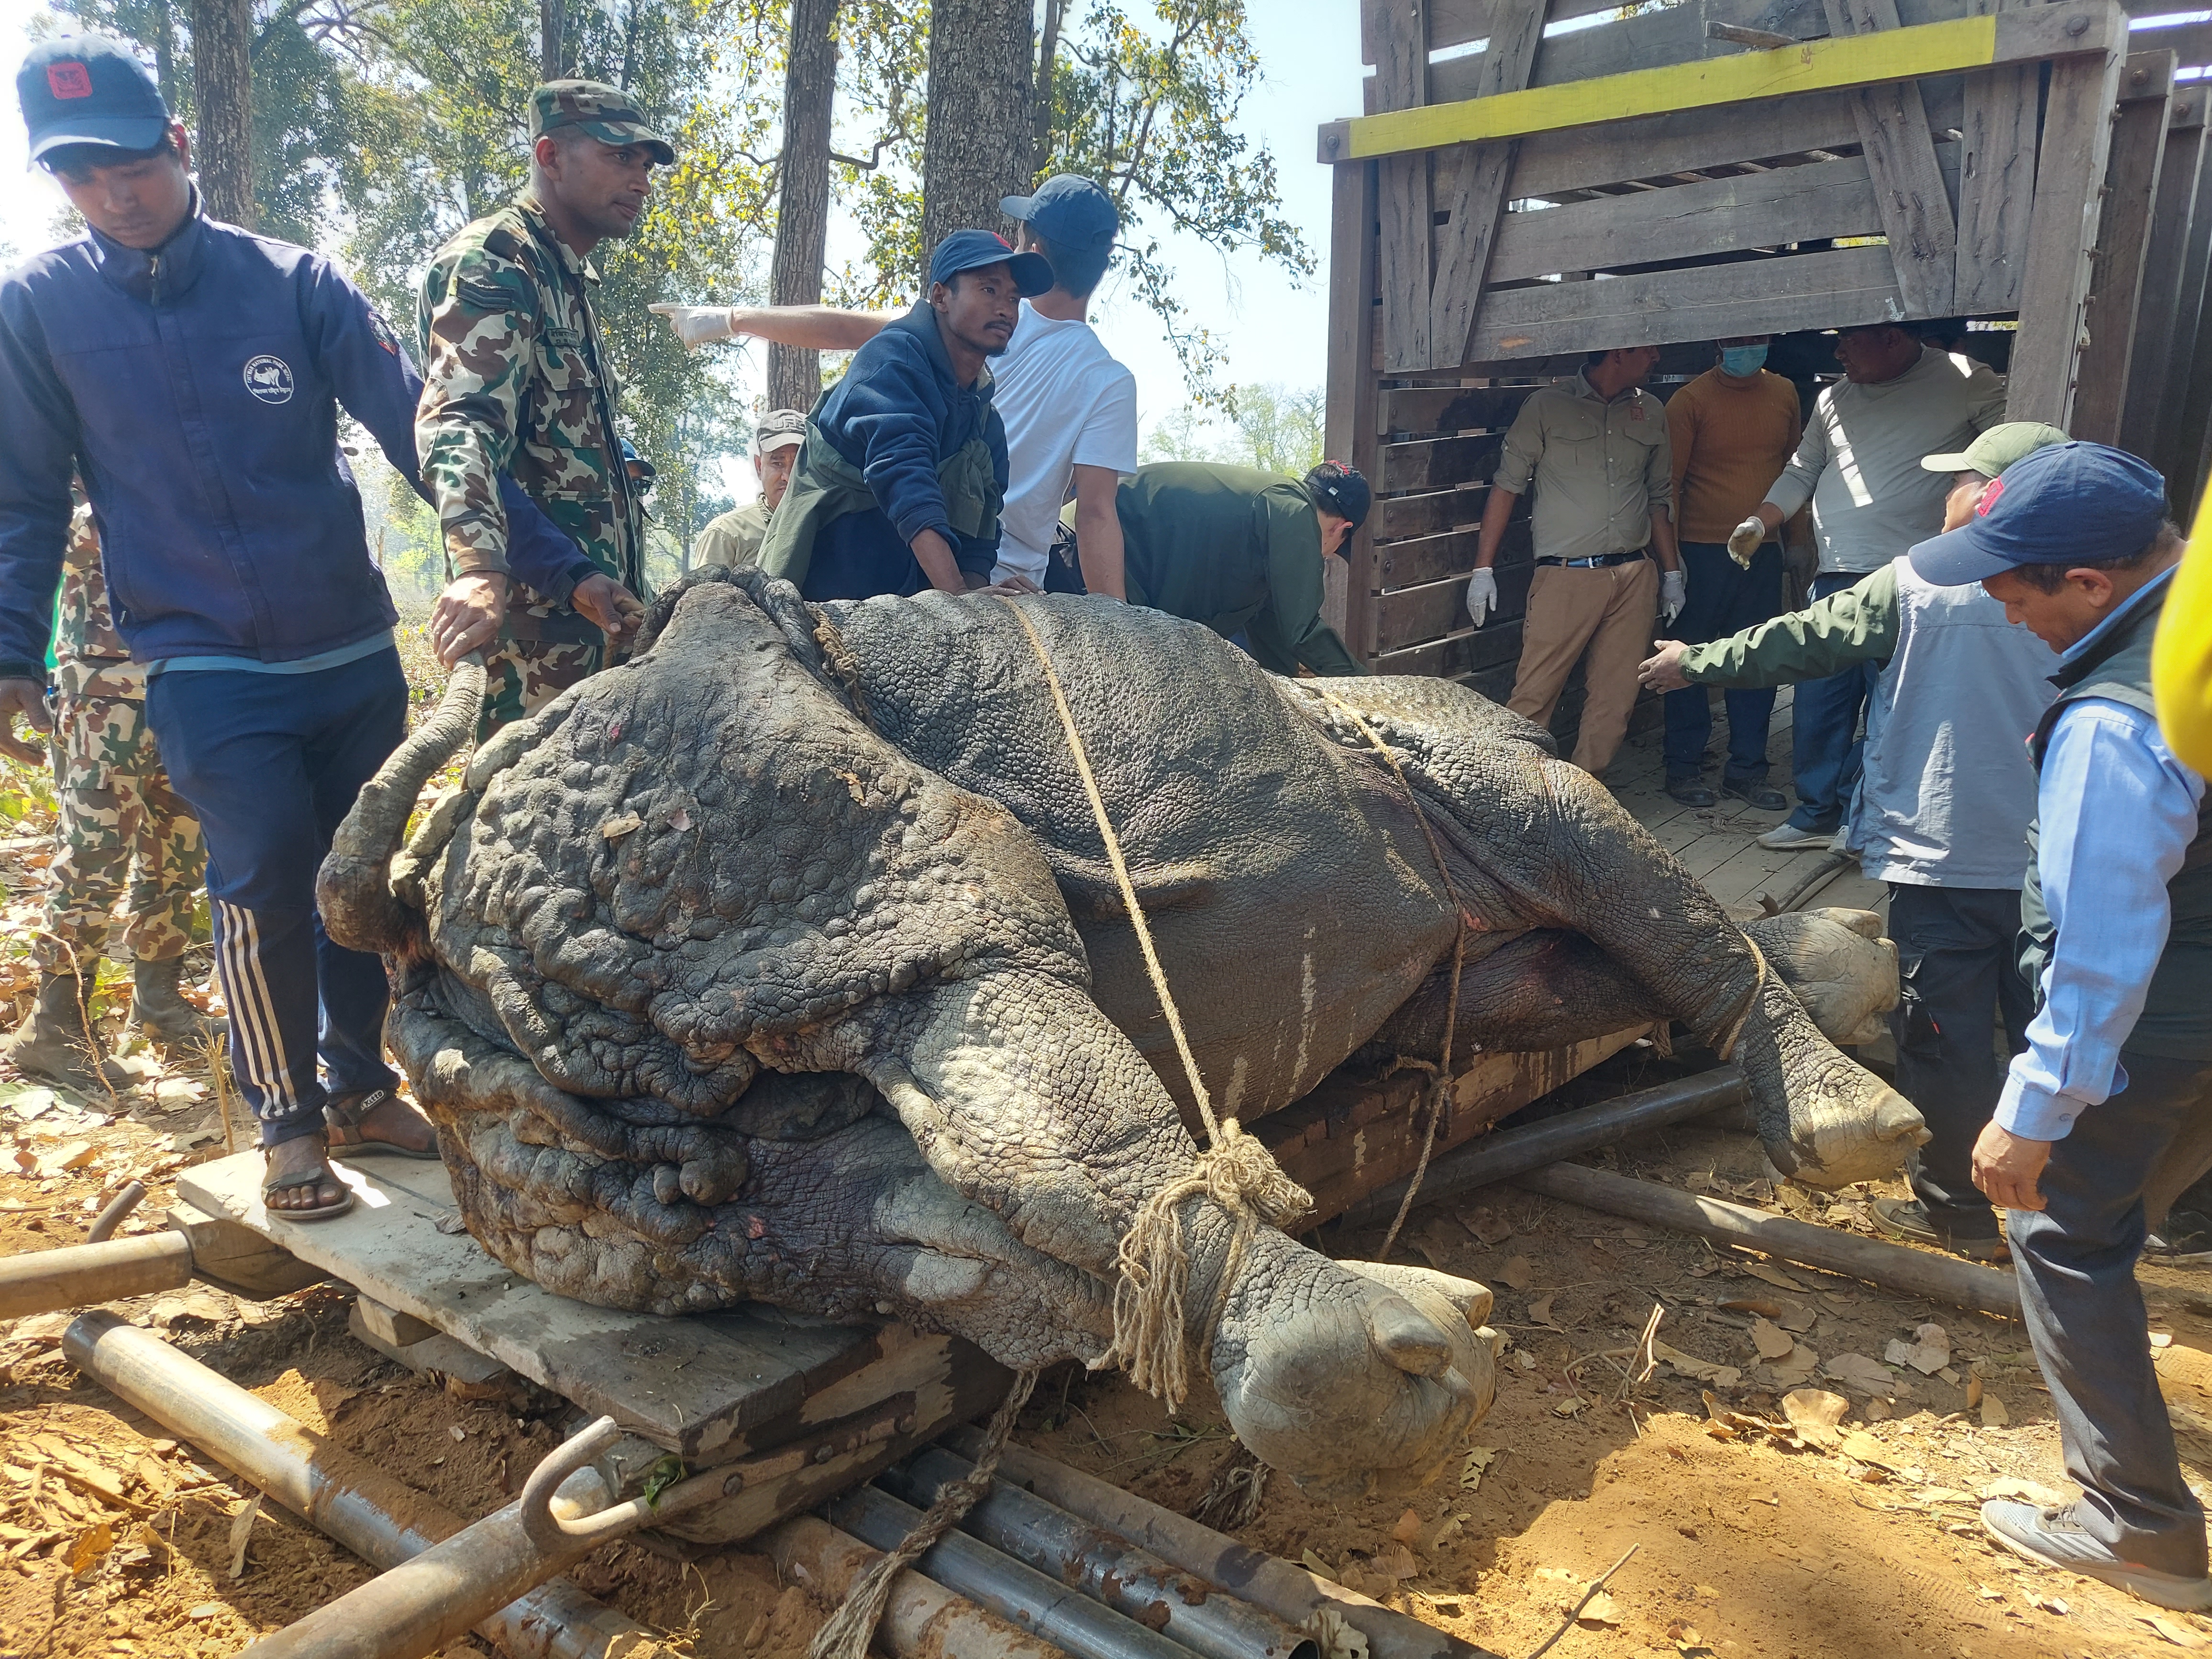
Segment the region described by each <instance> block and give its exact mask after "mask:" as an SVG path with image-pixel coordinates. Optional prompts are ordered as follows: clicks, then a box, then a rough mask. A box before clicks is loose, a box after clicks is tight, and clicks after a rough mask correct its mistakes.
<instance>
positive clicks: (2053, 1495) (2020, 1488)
mask: <svg viewBox="0 0 2212 1659" xmlns="http://www.w3.org/2000/svg"><path fill="white" fill-rule="evenodd" d="M1980 1496H1981V1497H1982V1498H1984V1499H1988V1498H2019V1499H2020V1500H2021V1502H2022V1503H2026V1504H2035V1505H2036V1506H2037V1507H2038V1508H2039V1509H2048V1508H2049V1507H2050V1506H2051V1504H2063V1503H2064V1502H2065V1501H2066V1499H2065V1498H2064V1497H2063V1495H2062V1494H2060V1493H2059V1492H2057V1491H2056V1490H2054V1489H2053V1488H2051V1487H2050V1486H2043V1485H2041V1484H2039V1482H2036V1481H2033V1480H1992V1481H1990V1484H1989V1485H1988V1486H1984V1487H1983V1488H1982V1490H1981V1492H1980Z"/></svg>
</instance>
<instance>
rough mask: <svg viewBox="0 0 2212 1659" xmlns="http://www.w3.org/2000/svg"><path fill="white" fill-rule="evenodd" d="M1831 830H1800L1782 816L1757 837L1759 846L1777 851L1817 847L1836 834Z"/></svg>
mask: <svg viewBox="0 0 2212 1659" xmlns="http://www.w3.org/2000/svg"><path fill="white" fill-rule="evenodd" d="M1836 833H1837V832H1836V831H1834V830H1832V829H1799V828H1798V827H1797V826H1796V824H1794V823H1790V820H1789V819H1787V818H1784V819H1783V821H1782V822H1781V823H1778V824H1776V825H1775V826H1774V828H1772V829H1770V830H1768V831H1767V832H1766V833H1765V835H1763V836H1760V837H1759V845H1760V846H1761V847H1771V848H1773V849H1774V850H1775V851H1777V852H1781V851H1783V850H1784V849H1785V848H1793V847H1818V846H1820V844H1822V843H1823V842H1829V841H1831V840H1832V838H1833V837H1834V836H1835V835H1836Z"/></svg>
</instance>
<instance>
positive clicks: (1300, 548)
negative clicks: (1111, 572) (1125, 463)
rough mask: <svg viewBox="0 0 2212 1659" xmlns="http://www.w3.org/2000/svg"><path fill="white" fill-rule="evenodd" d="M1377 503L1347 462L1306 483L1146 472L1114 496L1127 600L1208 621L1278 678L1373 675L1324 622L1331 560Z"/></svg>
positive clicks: (1235, 469) (1230, 470)
mask: <svg viewBox="0 0 2212 1659" xmlns="http://www.w3.org/2000/svg"><path fill="white" fill-rule="evenodd" d="M1370 500H1371V492H1370V490H1369V489H1368V487H1367V480H1366V479H1365V478H1364V477H1361V476H1360V475H1359V474H1358V472H1356V471H1353V470H1352V468H1351V467H1348V466H1346V465H1343V464H1342V463H1341V462H1338V461H1323V462H1322V464H1321V465H1319V466H1317V467H1316V468H1314V469H1313V471H1310V472H1309V473H1307V474H1306V476H1305V477H1304V478H1286V477H1281V476H1280V475H1279V474H1276V473H1273V472H1261V471H1258V470H1257V469H1255V468H1253V467H1248V466H1217V465H1212V464H1209V463H1204V462H1197V461H1170V462H1166V463H1164V464H1162V465H1158V466H1140V467H1139V468H1138V469H1137V471H1136V473H1135V475H1134V476H1133V477H1130V478H1127V479H1126V480H1124V481H1123V483H1122V484H1121V489H1118V490H1117V491H1115V497H1114V507H1115V513H1116V515H1117V516H1118V517H1119V518H1120V519H1121V544H1122V561H1123V571H1124V577H1125V580H1126V581H1127V587H1128V595H1129V603H1130V604H1132V605H1151V606H1152V608H1153V609H1154V610H1156V611H1166V612H1168V613H1169V615H1170V616H1176V617H1187V618H1188V619H1189V620H1190V621H1192V622H1197V623H1205V624H1206V626H1207V627H1208V628H1210V629H1212V630H1213V631H1214V632H1215V633H1217V634H1218V635H1221V637H1222V638H1224V639H1225V640H1231V641H1236V642H1237V643H1238V644H1240V645H1242V646H1243V647H1244V648H1245V649H1246V650H1248V651H1249V652H1250V653H1252V657H1253V659H1254V660H1255V661H1256V662H1257V663H1258V664H1259V665H1261V667H1262V668H1265V669H1267V670H1268V671H1270V672H1272V673H1277V674H1296V673H1297V671H1298V670H1299V668H1300V667H1301V666H1303V667H1304V668H1307V669H1310V670H1311V671H1313V672H1314V673H1316V674H1364V673H1365V672H1366V670H1365V669H1364V668H1363V667H1361V666H1360V665H1359V663H1358V660H1357V659H1354V658H1353V656H1352V653H1351V652H1349V651H1347V650H1346V649H1345V648H1344V641H1342V640H1341V639H1340V638H1338V637H1337V633H1336V630H1335V629H1333V628H1331V627H1330V626H1329V625H1328V623H1325V622H1323V621H1322V619H1321V600H1322V559H1323V558H1324V557H1325V556H1328V555H1329V554H1332V553H1334V554H1337V555H1340V556H1341V554H1342V553H1343V551H1344V546H1345V544H1346V542H1347V541H1349V540H1350V539H1351V538H1352V532H1353V531H1354V530H1356V529H1357V528H1358V526H1359V524H1360V521H1361V520H1364V519H1365V518H1366V516H1367V508H1368V505H1369V502H1370ZM1240 636H1241V637H1240Z"/></svg>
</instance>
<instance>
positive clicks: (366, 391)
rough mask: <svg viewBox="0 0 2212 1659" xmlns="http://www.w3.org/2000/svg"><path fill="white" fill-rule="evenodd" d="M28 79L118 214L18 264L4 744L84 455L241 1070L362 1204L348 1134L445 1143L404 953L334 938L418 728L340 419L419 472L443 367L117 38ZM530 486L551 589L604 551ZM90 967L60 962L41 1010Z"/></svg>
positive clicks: (48, 609) (0, 628) (470, 615)
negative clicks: (424, 377) (403, 1020)
mask: <svg viewBox="0 0 2212 1659" xmlns="http://www.w3.org/2000/svg"><path fill="white" fill-rule="evenodd" d="M16 90H17V93H18V95H19V97H20V98H21V103H22V108H23V115H24V120H25V123H26V125H27V126H28V128H29V130H30V140H31V155H32V158H33V160H34V161H39V162H40V163H41V164H42V165H43V166H45V167H46V169H47V170H48V171H49V172H50V173H52V174H53V175H54V176H55V178H57V179H58V180H59V181H60V183H61V185H62V188H63V190H64V191H65V192H66V193H67V194H68V196H69V198H70V201H71V202H72V203H73V204H75V205H76V208H77V209H78V210H79V211H80V212H82V214H83V215H84V216H85V219H86V221H87V222H88V224H89V225H90V226H91V230H90V233H89V234H88V235H86V236H85V237H84V238H82V240H78V241H76V242H72V243H70V244H69V245H67V246H64V247H58V248H55V249H52V250H51V251H50V252H46V253H44V254H41V255H40V256H38V257H37V258H33V260H31V261H30V262H29V263H28V264H26V265H24V266H22V267H21V268H20V269H18V270H15V271H14V272H12V273H10V274H9V276H7V277H5V278H4V279H0V431H4V432H5V433H6V435H7V438H6V441H5V443H4V444H0V752H4V753H6V754H8V755H9V756H11V757H15V759H17V760H21V761H26V762H36V761H37V760H38V759H40V752H39V750H38V748H37V747H36V745H35V744H30V743H27V742H25V741H22V740H20V739H18V738H16V737H15V735H14V732H13V730H12V728H13V726H14V723H15V722H14V717H15V715H16V714H22V715H24V716H26V717H27V719H28V720H29V722H30V724H31V725H32V726H33V727H34V728H36V729H37V730H40V731H46V730H48V729H50V726H49V722H48V720H47V718H46V711H45V708H44V701H43V696H42V693H43V688H44V681H45V668H44V659H45V654H46V636H47V632H48V629H49V628H50V626H51V623H52V616H53V604H54V592H55V588H56V586H57V583H58V578H59V575H60V571H61V565H62V557H63V553H64V543H65V538H66V536H67V532H68V526H69V519H70V474H71V472H72V471H73V470H74V471H77V472H79V473H81V474H82V478H83V481H84V486H85V489H86V492H87V494H88V495H89V497H90V499H91V502H92V508H93V512H94V515H95V517H96V519H97V520H98V522H99V526H100V539H101V542H102V544H103V547H104V550H105V565H106V577H107V583H108V589H109V593H110V596H111V599H112V606H113V610H114V616H115V622H116V624H117V626H118V629H119V630H120V632H121V633H122V635H123V637H124V640H125V642H126V643H127V644H128V645H129V646H130V647H131V655H132V657H133V658H134V659H137V660H138V661H140V662H143V663H145V664H147V665H149V688H148V694H147V717H148V720H149V723H150V725H151V726H152V727H153V730H154V734H155V740H156V742H157V743H158V744H159V745H160V748H161V758H162V761H163V763H164V764H165V765H166V766H167V769H168V772H169V775H170V779H171V781H172V782H173V784H174V785H175V787H176V788H177V791H178V793H180V794H181V795H183V796H184V797H185V799H186V800H187V801H189V802H190V803H191V805H192V807H193V809H194V810H195V811H197V813H198V815H199V817H200V820H201V823H202V825H203V826H204V829H205V832H206V840H207V848H208V854H209V860H208V890H209V894H210V898H211V899H212V900H213V908H214V910H215V916H216V965H217V969H218V972H219V974H220V975H221V977H222V987H223V995H224V998H225V1000H227V1001H228V1004H229V1012H230V1018H231V1030H232V1039H231V1042H232V1047H231V1054H232V1060H233V1069H234V1071H235V1072H236V1073H237V1075H238V1079H239V1082H240V1087H241V1089H242V1091H244V1093H245V1095H246V1098H247V1100H248V1101H249V1102H250V1103H252V1106H253V1109H254V1110H255V1112H256V1113H257V1114H258V1116H259V1117H260V1119H261V1123H262V1144H263V1146H264V1149H265V1150H266V1154H267V1158H268V1164H269V1177H270V1181H269V1203H270V1207H271V1208H272V1209H275V1210H279V1211H282V1212H285V1213H286V1214H288V1215H290V1216H292V1217H293V1218H298V1219H308V1218H319V1217H324V1216H329V1215H334V1214H338V1213H342V1212H343V1211H344V1210H345V1209H347V1208H349V1207H350V1206H351V1205H352V1202H353V1199H352V1194H350V1192H349V1190H348V1189H347V1188H345V1186H344V1185H343V1183H342V1182H339V1181H338V1180H337V1177H336V1176H334V1175H333V1174H332V1173H331V1170H330V1167H329V1164H328V1161H327V1158H326V1149H327V1146H329V1145H331V1144H337V1145H341V1146H345V1147H347V1148H349V1149H350V1150H351V1151H353V1152H363V1151H369V1150H381V1151H386V1152H392V1151H397V1152H404V1153H406V1154H408V1155H410V1156H416V1157H435V1155H436V1154H435V1147H434V1145H433V1136H432V1132H431V1129H430V1126H429V1124H428V1121H426V1120H424V1119H423V1118H422V1115H420V1114H419V1113H417V1112H416V1111H415V1110H414V1109H412V1108H411V1107H410V1106H408V1105H406V1104H405V1103H404V1102H402V1101H401V1100H399V1099H398V1097H397V1096H396V1095H394V1094H393V1093H392V1085H393V1084H394V1082H395V1081H396V1080H397V1079H395V1077H394V1076H393V1074H392V1072H391V1070H390V1069H389V1068H388V1067H387V1066H386V1065H385V1063H384V1058H383V1052H382V1027H383V1019H384V1012H385V1003H386V986H385V976H384V969H383V965H382V963H380V962H379V961H378V960H377V958H376V957H374V956H368V955H363V954H362V953H360V952H357V951H346V950H342V949H340V948H338V947H337V945H333V944H331V942H330V940H328V939H325V937H323V933H322V929H321V925H320V922H319V920H318V919H317V917H316V915H315V912H314V877H315V870H316V866H318V865H319V863H320V861H321V860H322V856H323V853H324V851H325V848H327V846H328V844H329V841H330V836H331V831H332V830H333V829H335V828H336V827H337V823H338V821H339V819H341V818H342V817H343V816H344V815H345V813H346V811H347V810H348V809H349V807H350V806H351V805H352V804H353V799H354V796H355V794H356V793H357V792H358V790H359V789H360V787H361V785H362V782H363V781H366V780H367V779H368V777H369V776H370V775H373V774H374V771H375V769H376V768H377V767H378V766H379V765H380V764H381V763H382V762H383V761H384V759H385V757H386V756H387V755H389V754H390V753H391V751H392V749H393V748H394V747H396V746H397V744H398V741H399V739H400V738H401V736H402V735H403V734H404V732H405V730H406V724H407V685H406V681H405V679H404V678H403V677H402V674H401V672H400V666H399V655H398V651H397V650H396V649H395V648H394V647H393V645H392V624H393V623H394V621H395V620H396V613H395V612H394V611H393V609H392V600H391V597H390V595H389V594H388V593H387V592H386V591H385V586H384V579H383V575H382V574H381V573H380V571H378V569H377V568H376V567H375V566H374V563H373V562H371V561H370V559H369V556H368V544H367V541H366V538H365V537H364V535H363V533H362V509H361V498H360V495H359V494H358V492H357V491H356V489H355V487H354V482H353V478H352V476H351V474H350V472H349V471H348V470H347V467H346V464H345V461H344V459H343V456H342V455H341V454H340V453H339V450H338V443H337V411H338V408H339V406H340V405H341V404H343V406H344V408H345V409H346V410H347V411H348V412H349V413H350V414H351V415H352V416H354V418H355V419H356V420H357V421H359V422H361V423H362V426H364V427H366V428H368V431H369V432H370V434H371V435H374V437H375V439H376V441H377V442H378V443H379V445H380V446H381V447H382V448H383V450H384V453H386V456H387V457H389V458H390V459H391V461H392V465H394V466H395V467H397V468H398V470H399V471H400V472H401V473H402V474H403V475H404V476H405V477H407V479H408V480H409V482H410V483H417V480H416V463H415V435H414V415H415V403H416V397H417V396H418V394H419V393H420V391H421V387H422V382H421V381H420V380H419V379H418V378H417V377H416V374H415V373H414V370H413V369H412V368H410V366H409V364H408V362H407V359H406V357H405V356H404V355H403V354H402V352H401V350H400V348H399V343H398V340H397V339H396V338H395V337H393V335H392V331H391V330H390V329H389V328H388V327H387V326H386V325H385V323H384V321H383V319H380V317H379V316H378V315H377V314H376V313H375V312H374V309H372V308H371V307H370V305H369V303H368V300H367V299H366V298H365V297H364V296H363V295H362V294H361V292H360V290H358V289H356V288H355V287H354V286H353V285H352V284H351V283H349V282H347V281H346V279H345V278H344V277H343V276H341V275H340V274H339V273H338V272H337V270H334V269H333V268H332V267H331V265H330V264H329V263H328V262H327V261H325V260H324V259H322V258H319V257H318V256H317V255H315V254H313V253H312V252H308V251H307V249H304V248H299V247H294V246H290V245H289V244H286V243H283V242H274V241H269V240H264V239H263V238H260V237H257V236H253V235H251V234H248V233H246V232H245V231H243V230H240V229H239V228H236V227H235V226H232V225H226V224H222V223H219V222H216V221H214V220H210V219H209V218H207V217H206V216H204V214H203V213H202V211H201V210H200V204H199V199H198V195H197V191H195V189H194V188H193V186H192V184H191V175H190V172H189V161H190V151H189V149H188V144H187V140H186V137H185V130H184V128H183V127H182V126H181V125H179V124H177V123H175V122H174V121H173V120H172V119H171V118H170V114H169V111H168V108H167V106H166V105H165V104H164V103H163V102H162V100H161V94H160V92H159V91H158V89H157V88H155V84H154V82H153V78H152V76H150V75H149V74H148V72H147V71H146V70H145V69H144V68H143V65H141V64H139V62H138V61H137V58H135V57H134V56H132V54H131V52H130V51H129V50H128V49H127V48H126V47H125V46H123V45H121V44H120V43H119V42H117V41H113V40H105V39H102V38H100V37H99V36H92V35H79V36H67V37H64V38H62V39H59V40H52V41H48V42H46V43H44V44H43V45H41V46H38V47H36V48H34V49H33V51H32V52H31V54H30V55H29V57H28V58H27V59H26V60H25V62H24V64H23V68H22V70H21V73H20V74H19V75H18V76H17V77H16ZM501 486H502V494H503V495H504V496H505V498H506V500H507V511H508V513H509V514H510V516H511V519H512V520H513V522H516V523H517V524H519V525H522V526H527V529H526V533H525V535H524V536H523V537H522V538H520V539H519V540H518V541H517V543H516V544H514V545H513V547H511V548H510V550H509V555H508V556H509V560H510V562H511V563H512V566H513V573H514V574H516V575H517V576H519V577H520V578H521V579H522V580H526V581H527V582H528V583H529V584H530V585H531V586H532V587H535V588H537V589H538V590H539V591H540V592H548V591H558V590H560V589H562V588H563V587H564V586H574V585H575V584H576V583H577V582H578V581H579V580H580V579H583V578H585V577H586V575H587V573H591V572H592V566H591V564H590V562H589V561H588V560H586V559H585V558H584V557H583V556H582V555H581V553H580V550H577V549H576V547H575V546H574V544H573V543H571V542H569V541H568V539H567V538H565V537H563V536H562V535H561V534H560V533H559V532H557V531H556V530H555V529H554V527H553V526H551V525H550V524H548V523H547V522H546V521H545V520H544V519H543V517H542V516H540V515H539V514H538V513H537V512H536V509H535V508H533V507H531V506H530V504H529V502H528V501H527V499H526V497H524V496H523V495H522V494H521V492H520V490H518V489H514V488H513V485H512V483H509V481H507V480H505V479H502V480H501ZM418 487H419V484H418ZM457 586H458V585H457ZM482 589H483V584H482V582H481V581H477V582H474V583H471V585H470V586H468V587H467V588H465V589H463V590H462V591H459V592H454V591H451V590H449V592H448V595H447V597H446V598H445V599H441V604H440V609H439V611H438V613H437V615H436V617H435V618H434V632H435V633H436V634H437V635H439V642H440V644H441V648H443V649H445V650H446V651H447V654H448V655H449V658H451V657H458V656H459V655H460V654H461V653H464V652H465V651H466V650H468V649H470V648H471V647H472V646H473V645H476V644H481V643H483V642H484V641H486V640H488V639H489V638H490V637H492V636H493V635H495V632H496V629H497V628H498V617H497V616H496V615H495V614H489V616H488V613H489V611H493V610H495V606H494V607H488V606H487V605H486V604H485V603H484V596H483V592H482ZM487 617H488V621H489V625H488V626H487V625H486V624H487ZM77 988H78V987H76V985H75V984H74V983H73V982H70V983H61V982H56V983H54V984H51V985H45V986H42V987H41V989H40V1013H39V1014H34V1015H33V1018H41V1017H54V1016H57V1015H58V1013H59V1012H61V1011H62V1010H64V1007H65V1006H71V1005H74V1004H75V1002H76V991H77ZM318 1004H319V1007H318ZM318 1016H319V1018H318ZM318 1028H319V1029H318ZM77 1030H78V1032H79V1034H80V1036H81V1038H82V1040H84V1041H87V1042H89V1041H90V1035H89V1033H87V1032H84V1031H83V1029H82V1025H79V1026H78V1027H77ZM318 1054H319V1055H320V1058H321V1060H322V1066H323V1069H324V1071H325V1073H326V1074H327V1086H326V1085H325V1079H322V1078H319V1077H318V1075H317V1066H316V1060H317V1057H318ZM88 1058H93V1059H94V1061H95V1063H96V1056H88ZM326 1122H327V1125H328V1128H327V1130H326V1127H325V1125H326Z"/></svg>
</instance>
